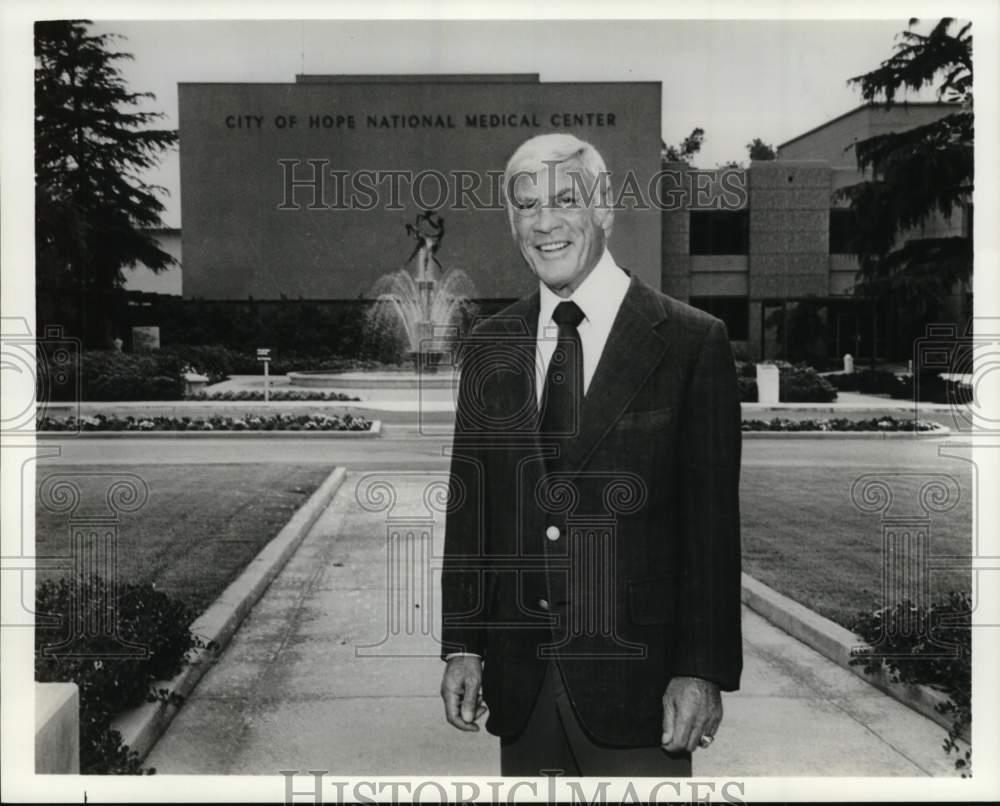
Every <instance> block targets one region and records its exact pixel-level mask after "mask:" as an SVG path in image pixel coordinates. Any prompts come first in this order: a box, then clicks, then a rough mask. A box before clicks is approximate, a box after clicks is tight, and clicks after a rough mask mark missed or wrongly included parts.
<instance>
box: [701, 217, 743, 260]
mask: <svg viewBox="0 0 1000 806" xmlns="http://www.w3.org/2000/svg"><path fill="white" fill-rule="evenodd" d="M690 216H691V222H690V223H691V238H690V243H689V247H690V248H689V251H690V254H692V255H746V254H748V253H749V252H750V213H749V211H748V210H692V211H691V213H690Z"/></svg>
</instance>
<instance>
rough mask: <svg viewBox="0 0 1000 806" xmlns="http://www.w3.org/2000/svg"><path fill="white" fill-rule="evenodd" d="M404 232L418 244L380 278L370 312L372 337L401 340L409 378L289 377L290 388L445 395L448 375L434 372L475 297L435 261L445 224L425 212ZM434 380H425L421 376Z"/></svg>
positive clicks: (456, 274)
mask: <svg viewBox="0 0 1000 806" xmlns="http://www.w3.org/2000/svg"><path fill="white" fill-rule="evenodd" d="M406 232H407V235H409V236H410V237H411V238H413V239H414V240H415V241H416V242H417V243H416V247H415V248H414V249H413V251H412V252H411V253H410V256H409V258H407V260H406V261H405V262H404V264H403V266H402V267H401V268H399V269H398V270H396V271H394V272H391V273H389V274H386V275H383V276H382V277H380V278H379V279H378V280H377V281H376V282H375V285H374V286H373V288H372V294H373V296H374V297H375V302H374V304H373V306H372V309H371V311H370V312H369V317H368V324H369V332H370V333H371V334H372V335H373V336H377V337H378V336H382V337H384V336H386V335H389V336H397V337H398V336H402V338H403V339H404V340H405V346H406V350H405V352H406V355H407V357H408V358H409V359H411V360H412V361H413V363H414V370H415V371H414V372H403V371H395V372H393V371H387V372H289V373H288V379H289V382H290V383H291V384H293V385H295V386H306V387H323V388H327V389H331V388H332V389H337V390H339V391H344V392H347V393H350V394H357V395H358V396H361V397H362V399H368V398H370V397H376V396H377V397H379V398H386V397H398V396H400V392H399V391H396V392H395V393H389V394H387V390H410V391H411V393H412V390H414V389H415V388H417V386H418V384H419V386H420V388H421V391H422V392H423V391H424V390H427V389H429V388H441V389H450V388H451V386H452V383H453V377H452V374H453V373H452V372H451V371H439V366H440V364H441V361H442V358H443V357H444V356H446V355H448V354H450V352H451V345H452V343H453V341H454V339H455V337H456V336H457V334H458V324H459V319H460V317H461V314H462V312H463V310H464V306H465V305H466V304H467V301H468V300H469V299H470V298H472V297H474V296H476V291H475V287H474V286H473V284H472V281H471V280H470V279H469V277H468V275H467V274H466V273H465V272H464V271H462V270H461V269H457V268H450V269H447V270H445V269H444V268H443V267H442V265H441V263H440V262H439V261H438V259H437V258H436V257H435V254H436V253H437V251H438V249H439V248H440V246H441V239H442V238H443V237H444V219H443V218H442V217H441V216H440V215H438V214H437V213H436V212H435V211H433V210H425V211H424V212H423V213H421V214H420V215H418V216H417V218H416V220H415V221H414V223H413V224H407V225H406ZM428 375H433V376H438V377H435V378H428V377H426V376H428Z"/></svg>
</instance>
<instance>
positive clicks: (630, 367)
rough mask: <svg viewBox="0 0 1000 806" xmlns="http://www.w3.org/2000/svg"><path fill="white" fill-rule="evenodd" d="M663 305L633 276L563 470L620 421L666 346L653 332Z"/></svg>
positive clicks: (581, 458)
mask: <svg viewBox="0 0 1000 806" xmlns="http://www.w3.org/2000/svg"><path fill="white" fill-rule="evenodd" d="M666 316H667V314H666V311H665V310H664V307H663V304H662V303H661V302H660V300H659V298H658V297H657V296H656V292H655V291H653V289H652V288H650V287H649V286H648V285H646V284H645V283H644V282H642V281H641V280H639V279H638V278H637V277H635V276H633V277H632V281H631V283H630V285H629V289H628V292H627V293H626V294H625V299H624V300H622V304H621V307H620V308H619V310H618V314H617V315H616V317H615V321H614V324H613V325H612V327H611V333H610V334H609V335H608V341H607V344H606V345H605V347H604V352H603V353H602V354H601V358H600V361H599V362H598V364H597V368H596V370H595V371H594V377H593V378H592V379H591V382H590V386H589V388H588V390H587V394H586V395H585V396H584V400H583V406H582V407H581V416H580V429H579V434H578V436H577V437H576V438H574V439H571V440H568V442H567V444H566V456H565V468H566V470H567V471H569V472H574V473H575V472H576V471H577V470H579V468H580V467H581V466H582V465H583V463H584V462H585V461H586V460H587V458H588V457H589V456H590V454H591V452H592V451H593V450H594V448H595V447H596V446H597V443H598V442H599V441H600V440H601V438H602V437H603V436H604V435H605V434H606V433H607V432H608V431H609V430H610V428H611V426H612V425H614V423H615V421H617V420H618V418H619V417H620V416H621V414H622V412H624V411H625V408H626V407H627V406H628V404H629V402H630V401H631V400H632V398H633V397H635V395H636V393H637V392H638V391H639V389H640V388H641V386H642V384H643V383H644V382H645V381H646V379H647V378H648V377H649V375H650V373H652V371H653V370H654V369H655V368H656V366H657V365H658V364H659V363H660V361H661V360H662V358H663V356H664V354H665V353H666V352H667V349H668V347H669V345H668V343H667V341H666V340H665V339H664V338H663V337H662V336H661V335H660V334H659V333H658V332H657V331H656V330H655V328H656V326H657V325H658V324H659V323H660V322H662V321H663V320H664V319H666Z"/></svg>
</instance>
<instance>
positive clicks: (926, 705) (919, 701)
mask: <svg viewBox="0 0 1000 806" xmlns="http://www.w3.org/2000/svg"><path fill="white" fill-rule="evenodd" d="M742 599H743V604H745V605H746V606H747V607H749V608H750V609H751V610H753V611H754V612H755V613H757V614H758V615H760V616H762V617H763V618H765V619H767V621H769V622H771V623H772V624H773V625H774V626H776V627H778V628H779V629H781V630H783V631H784V632H786V633H788V634H789V635H790V636H792V637H793V638H796V639H798V640H799V641H801V642H802V643H803V644H805V645H806V646H808V647H811V648H812V649H815V650H816V651H817V652H819V653H820V654H821V655H823V656H825V657H826V658H828V659H830V660H832V661H833V662H834V663H836V664H837V665H838V666H840V667H842V668H844V669H847V671H849V672H851V673H852V674H854V675H856V676H857V677H860V678H861V679H862V680H864V681H865V682H866V683H869V684H870V685H872V686H874V687H875V688H877V689H879V690H880V691H882V692H884V693H885V694H888V695H889V696H890V697H892V698H893V699H894V700H898V701H899V702H901V703H903V705H907V706H909V707H910V708H912V709H913V710H914V711H916V712H917V713H919V714H921V715H922V716H925V717H927V718H928V719H930V720H932V721H934V722H936V723H937V724H938V725H940V726H941V727H943V728H944V729H945V730H947V729H949V728H950V727H951V720H950V719H949V717H948V716H947V715H946V714H942V713H940V712H939V711H938V710H937V706H938V705H940V704H944V703H946V702H950V700H949V698H948V697H947V696H946V695H944V694H942V693H941V692H940V691H937V690H936V689H933V688H931V687H930V686H925V685H912V684H905V683H894V682H893V681H892V680H890V679H889V677H888V675H887V674H886V673H885V671H884V670H879V672H878V673H876V674H866V673H865V672H864V670H863V669H862V667H861V666H851V665H850V661H851V659H852V658H853V657H855V655H854V654H853V650H854V648H856V647H862V646H866V644H865V642H864V641H863V640H862V639H861V638H859V637H858V636H856V635H855V634H854V633H852V632H851V631H850V630H848V629H846V628H844V627H841V626H840V625H839V624H837V623H835V622H833V621H830V619H828V618H825V617H823V616H821V615H820V614H819V613H816V612H815V611H813V610H810V609H809V608H807V607H805V606H803V605H801V604H799V603H798V602H796V601H794V600H792V599H789V598H788V597H787V596H785V595H784V594H781V593H778V591H776V590H774V588H771V587H769V586H767V585H765V584H764V583H763V582H760V581H759V580H757V579H754V578H753V577H752V576H750V575H749V574H747V573H744V574H743V575H742ZM962 738H963V739H964V740H965V741H969V733H968V729H966V730H965V731H963V733H962Z"/></svg>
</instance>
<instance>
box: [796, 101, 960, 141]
mask: <svg viewBox="0 0 1000 806" xmlns="http://www.w3.org/2000/svg"><path fill="white" fill-rule="evenodd" d="M892 106H901V107H903V108H904V109H906V108H909V107H911V106H922V107H927V106H937V107H955V108H956V109H958V108H960V107H961V104H953V103H946V102H944V101H910V102H909V103H907V102H906V101H896V102H894V103H893V104H892ZM889 108H891V107H887V106H886V105H885V104H880V103H874V102H872V103H867V104H861V105H860V106H856V107H854V109H849V110H848V111H847V112H844V113H843V114H842V115H837V117H835V118H830V119H829V120H827V121H825V122H823V123H820V124H819V125H818V126H813V127H812V128H811V129H809V130H808V131H805V132H803V133H802V134H797V135H795V137H793V138H792V139H791V140H786V141H785V142H783V143H779V144H778V146H777V148H784V147H785V146H787V145H789V144H790V143H794V142H795V141H796V140H801V139H802V138H803V137H808V136H809V135H810V134H815V133H816V132H818V131H819V130H820V129H825V128H826V127H827V126H829V125H830V124H831V123H836V122H837V121H838V120H843V119H844V118H847V117H850V116H851V115H853V114H856V113H857V112H861V111H863V110H865V109H889Z"/></svg>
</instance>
